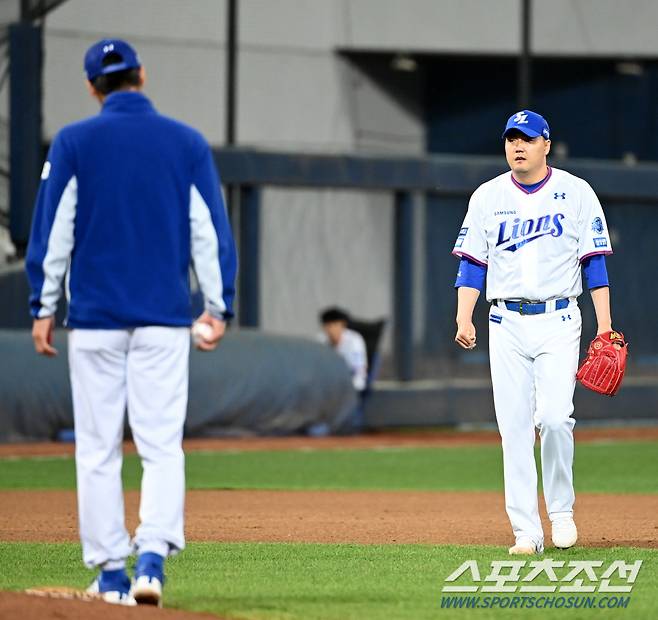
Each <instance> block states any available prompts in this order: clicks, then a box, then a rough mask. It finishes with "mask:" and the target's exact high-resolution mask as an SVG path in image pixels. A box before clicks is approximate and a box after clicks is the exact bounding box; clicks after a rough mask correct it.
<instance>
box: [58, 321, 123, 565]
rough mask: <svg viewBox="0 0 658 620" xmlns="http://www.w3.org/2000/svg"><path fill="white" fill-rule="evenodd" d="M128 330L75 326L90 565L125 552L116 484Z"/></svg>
mask: <svg viewBox="0 0 658 620" xmlns="http://www.w3.org/2000/svg"><path fill="white" fill-rule="evenodd" d="M129 338H130V335H129V332H128V331H125V330H89V329H75V330H73V331H72V332H70V334H69V339H68V342H69V346H68V350H69V370H70V376H71V390H72V396H73V413H74V420H75V463H76V472H77V482H78V485H77V487H78V512H79V522H80V538H81V541H82V555H83V560H84V562H85V564H86V565H87V566H89V567H93V566H99V565H101V564H103V563H105V562H107V561H110V560H122V559H124V558H126V557H127V556H128V555H130V552H131V546H130V537H129V535H128V532H127V531H126V527H125V516H124V506H123V488H122V483H121V465H122V451H121V441H122V438H123V422H124V415H125V410H126V356H127V353H128V342H129Z"/></svg>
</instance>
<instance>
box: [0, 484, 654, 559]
mask: <svg viewBox="0 0 658 620" xmlns="http://www.w3.org/2000/svg"><path fill="white" fill-rule="evenodd" d="M138 501H139V496H138V492H137V491H131V492H128V493H127V497H126V516H127V521H128V524H129V527H130V528H134V527H135V526H136V524H137V506H138ZM0 505H2V506H3V510H2V512H1V513H0V540H3V541H43V542H61V541H77V540H78V532H77V517H76V499H75V492H74V491H39V492H34V491H3V492H0ZM542 511H543V506H542ZM543 512H544V511H543ZM656 514H658V495H607V494H606V495H603V494H585V493H580V494H578V496H577V502H576V520H577V523H578V527H579V530H580V539H579V543H580V544H582V545H585V546H596V547H609V546H618V545H619V546H638V547H654V548H658V523H656V520H655V515H656ZM601 515H605V519H602V518H601ZM543 516H544V524H545V531H546V532H547V533H550V526H549V524H548V522H547V521H546V515H545V512H544V515H543ZM186 523H187V525H186V535H187V538H188V540H190V541H214V542H229V541H230V542H245V541H249V542H256V541H257V542H325V543H339V542H345V543H363V544H373V543H381V544H390V543H431V544H487V545H507V544H510V543H511V532H510V527H509V523H508V521H507V517H506V515H505V510H504V505H503V494H502V492H501V493H493V492H480V493H444V492H429V491H428V492H416V491H385V492H379V491H341V492H336V491H242V490H235V491H189V492H188V494H187V506H186ZM547 538H550V537H549V536H547Z"/></svg>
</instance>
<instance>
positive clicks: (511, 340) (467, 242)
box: [453, 110, 612, 554]
mask: <svg viewBox="0 0 658 620" xmlns="http://www.w3.org/2000/svg"><path fill="white" fill-rule="evenodd" d="M503 139H504V141H505V155H506V158H507V162H508V164H509V166H510V168H511V171H510V172H506V173H504V174H501V175H500V176H498V177H496V178H494V179H492V180H490V181H488V182H486V183H484V184H483V185H481V186H480V187H479V188H478V189H477V190H476V191H475V192H474V193H473V195H472V196H471V199H470V202H469V206H468V213H467V214H466V218H465V219H464V223H463V224H462V228H461V230H460V231H459V235H458V237H457V241H456V243H455V248H454V250H453V254H455V255H456V256H458V257H460V259H461V261H460V265H459V272H458V275H457V281H456V284H455V286H456V288H457V290H458V302H457V335H456V337H455V341H456V342H457V343H458V344H459V345H460V346H462V347H463V348H465V349H472V348H474V347H475V345H476V332H475V327H474V325H473V321H472V316H473V309H474V307H475V303H476V301H477V299H478V297H479V295H480V291H481V290H483V289H484V286H485V280H486V297H487V301H488V302H490V303H491V309H490V312H489V354H490V363H491V378H492V382H493V393H494V405H495V409H496V419H497V422H498V428H499V431H500V435H501V438H502V446H503V462H504V477H505V504H506V509H507V514H508V516H509V519H510V522H511V524H512V529H513V532H514V536H515V544H514V546H512V547H511V548H510V550H509V552H510V554H534V553H540V552H542V551H543V546H544V534H543V531H542V525H541V521H540V518H539V510H538V498H537V470H536V467H535V461H534V443H535V428H537V429H539V436H540V439H541V466H542V475H543V484H544V496H545V501H546V508H547V511H548V516H549V518H550V520H551V525H552V540H553V544H554V545H555V546H556V547H558V548H568V547H571V546H573V545H574V544H575V543H576V540H577V537H578V533H577V529H576V525H575V522H574V518H573V507H574V500H575V496H574V488H573V456H574V441H573V427H574V424H575V420H574V419H573V418H572V417H571V416H572V414H573V411H574V407H573V394H574V388H575V382H576V371H577V367H578V355H579V347H580V335H581V316H580V309H579V307H578V303H577V298H578V296H579V295H580V294H581V293H582V281H581V268H582V270H583V272H584V275H585V278H586V281H587V285H588V288H589V289H590V291H591V295H592V300H593V303H594V309H595V312H596V319H597V323H598V333H603V332H606V331H609V330H611V329H612V326H611V325H612V320H611V315H610V297H609V287H608V277H607V272H606V267H605V255H606V254H611V253H612V246H611V243H610V236H609V231H608V227H607V224H606V220H605V216H604V214H603V210H602V208H601V204H600V203H599V200H598V199H597V197H596V194H595V193H594V191H593V190H592V188H591V187H590V186H589V185H588V184H587V183H586V182H585V181H584V180H582V179H579V178H578V177H575V176H573V175H571V174H569V173H568V172H565V171H564V170H558V169H556V168H553V167H549V166H548V165H547V162H546V157H547V155H548V153H549V151H550V148H551V142H550V129H549V126H548V123H547V122H546V120H545V119H544V118H543V117H542V116H540V115H539V114H536V113H534V112H531V111H529V110H522V111H520V112H518V113H516V114H514V115H512V116H511V117H510V119H509V121H508V122H507V125H506V127H505V131H504V133H503Z"/></svg>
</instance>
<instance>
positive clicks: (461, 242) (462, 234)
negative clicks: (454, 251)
mask: <svg viewBox="0 0 658 620" xmlns="http://www.w3.org/2000/svg"><path fill="white" fill-rule="evenodd" d="M467 232H468V226H466V227H465V228H462V229H460V231H459V234H458V235H457V241H455V247H456V248H461V247H462V245H464V238H465V237H466V233H467Z"/></svg>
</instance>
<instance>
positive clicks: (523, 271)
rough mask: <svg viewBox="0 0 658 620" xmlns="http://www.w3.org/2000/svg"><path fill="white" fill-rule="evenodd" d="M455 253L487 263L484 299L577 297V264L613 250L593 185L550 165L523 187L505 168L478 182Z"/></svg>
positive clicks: (580, 287) (579, 280)
mask: <svg viewBox="0 0 658 620" xmlns="http://www.w3.org/2000/svg"><path fill="white" fill-rule="evenodd" d="M453 254H455V255H457V256H461V257H465V258H469V259H471V260H473V261H475V262H476V263H478V264H480V265H484V266H487V267H488V269H487V290H486V296H487V300H489V301H491V300H492V299H527V300H529V301H547V300H550V299H562V298H568V297H578V296H579V295H580V294H581V293H582V291H583V287H582V280H581V274H580V263H581V262H582V261H583V260H584V259H585V258H587V257H588V256H592V255H594V254H612V244H611V243H610V235H609V231H608V227H607V224H606V221H605V216H604V214H603V209H602V208H601V203H600V202H599V200H598V198H597V197H596V194H595V193H594V190H592V188H591V187H590V186H589V184H588V183H587V182H586V181H584V180H583V179H580V178H578V177H576V176H574V175H572V174H569V173H568V172H565V171H564V170H559V169H557V168H549V169H548V176H547V177H546V179H545V180H544V182H543V183H541V185H539V186H538V187H536V188H535V189H534V190H533V191H532V192H528V191H527V190H526V189H525V188H524V187H523V186H522V185H520V184H519V183H518V182H517V181H516V180H515V179H514V177H513V176H512V173H511V172H506V173H504V174H501V175H500V176H497V177H496V178H494V179H492V180H491V181H488V182H487V183H484V184H482V185H480V187H478V189H477V190H475V192H474V193H473V195H472V196H471V200H470V202H469V205H468V213H467V214H466V218H465V219H464V223H463V224H462V228H461V230H460V231H459V236H458V237H457V241H456V243H455V248H454V250H453Z"/></svg>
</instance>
